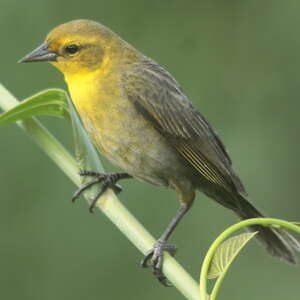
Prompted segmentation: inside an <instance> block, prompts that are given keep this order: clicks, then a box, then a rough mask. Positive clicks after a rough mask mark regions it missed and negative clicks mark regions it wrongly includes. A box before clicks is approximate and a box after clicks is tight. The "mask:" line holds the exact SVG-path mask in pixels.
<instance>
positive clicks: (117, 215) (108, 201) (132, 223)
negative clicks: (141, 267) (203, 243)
mask: <svg viewBox="0 0 300 300" xmlns="http://www.w3.org/2000/svg"><path fill="white" fill-rule="evenodd" d="M18 104H19V102H18V101H17V100H16V99H15V97H14V96H13V95H11V94H10V93H9V92H8V90H6V89H5V88H4V87H3V86H2V85H1V84H0V108H2V109H3V110H4V111H6V110H9V109H11V108H13V107H14V106H16V105H18ZM17 124H18V126H20V127H21V128H22V129H23V130H24V131H25V132H26V133H27V134H28V135H29V136H30V137H31V138H32V139H33V140H34V141H35V142H36V143H37V144H38V145H39V146H40V147H41V148H42V150H43V151H44V152H45V153H46V154H47V155H48V156H49V157H50V158H51V159H52V160H53V161H54V162H55V163H56V164H57V166H58V167H59V168H60V169H61V170H62V171H63V172H64V173H65V174H66V175H67V176H68V177H69V178H70V179H71V180H72V181H73V182H74V183H75V184H76V185H78V186H79V185H80V180H79V176H78V169H77V164H76V161H75V159H74V158H73V157H72V156H71V155H70V154H69V153H68V152H67V151H66V149H65V148H64V147H63V146H62V145H61V144H60V143H59V142H58V141H57V140H56V138H55V137H54V136H52V135H51V134H50V133H49V131H48V130H47V129H46V128H44V127H43V126H42V125H41V124H40V122H38V121H36V120H34V119H28V120H24V121H20V122H17ZM97 207H98V208H99V209H100V210H101V211H102V212H103V213H104V214H105V215H106V216H107V217H108V218H109V219H110V220H111V221H112V222H113V223H114V224H115V225H116V226H117V227H118V228H119V229H120V230H121V232H122V233H123V234H124V235H125V236H126V237H127V238H128V239H129V240H130V241H131V242H132V243H133V244H134V245H135V246H136V247H137V248H138V249H139V250H140V251H141V252H142V253H143V254H145V253H146V252H147V251H149V250H150V249H151V248H152V246H153V244H154V242H155V239H154V238H153V237H152V236H151V235H150V233H149V232H148V231H147V230H146V229H145V228H144V227H143V226H142V225H141V224H140V223H139V222H138V221H137V219H136V218H135V217H134V216H133V215H132V214H131V213H130V212H129V211H128V210H127V209H126V207H125V206H124V205H123V204H122V203H121V202H120V201H119V200H118V199H117V197H116V196H115V195H114V194H113V193H112V192H111V191H108V192H107V193H105V195H103V196H102V197H101V198H100V199H99V201H98V204H97ZM163 271H164V273H165V275H166V276H167V277H168V279H169V280H170V282H172V284H173V285H174V286H175V287H176V288H177V289H178V290H179V291H180V292H181V293H182V294H183V295H184V296H185V298H186V299H191V300H199V287H198V284H197V283H196V282H195V281H194V280H193V278H192V277H191V276H190V275H189V274H188V273H187V272H186V271H185V270H184V269H183V267H182V266H181V265H180V264H179V263H178V262H177V261H176V260H175V259H174V258H172V257H171V256H170V255H169V254H168V253H166V254H165V261H164V266H163Z"/></svg>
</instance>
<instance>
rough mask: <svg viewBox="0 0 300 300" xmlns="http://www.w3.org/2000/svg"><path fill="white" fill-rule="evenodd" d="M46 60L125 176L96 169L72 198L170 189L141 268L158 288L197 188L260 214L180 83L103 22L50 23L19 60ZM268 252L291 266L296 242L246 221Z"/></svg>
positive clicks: (245, 214) (245, 212) (243, 213)
mask: <svg viewBox="0 0 300 300" xmlns="http://www.w3.org/2000/svg"><path fill="white" fill-rule="evenodd" d="M35 61H47V62H50V63H51V64H52V65H53V66H55V67H56V68H57V69H59V70H60V71H61V72H62V73H63V74H64V78H65V81H66V82H67V84H68V88H69V92H70V95H71V98H72V101H73V103H74V105H75V107H76V109H77V111H78V113H79V115H80V117H81V119H82V122H83V124H84V127H85V129H86V130H87V132H88V133H89V135H90V137H91V139H92V141H93V143H94V144H95V146H96V147H97V149H98V150H99V151H100V152H101V153H102V154H103V155H105V156H106V157H107V158H108V159H109V160H110V161H112V162H113V163H114V164H116V165H117V166H119V167H120V168H121V169H123V170H124V171H125V173H113V174H98V173H95V172H92V171H85V172H83V173H82V174H81V175H83V176H91V177H94V178H93V180H92V181H91V183H90V184H88V185H86V186H84V187H82V188H81V189H80V190H79V191H78V192H77V193H75V197H74V198H76V197H78V196H79V195H80V193H81V192H82V191H83V190H85V189H86V188H88V187H89V186H91V185H93V184H95V183H101V184H102V187H101V188H100V191H99V193H98V195H97V197H96V198H95V201H93V204H92V206H91V210H92V208H93V206H94V205H95V202H96V199H97V198H98V196H100V195H101V194H102V193H103V192H104V191H105V190H106V189H107V188H113V189H114V190H116V191H117V190H118V185H116V182H117V181H118V180H120V179H124V178H131V177H133V178H136V179H139V180H142V181H145V182H148V183H151V184H153V185H156V186H165V187H168V188H171V189H174V190H175V191H176V192H177V194H178V197H179V202H180V208H179V210H178V211H177V213H176V215H175V216H174V218H173V219H172V220H171V222H170V223H169V225H168V226H167V228H166V229H165V231H164V232H163V234H162V235H161V237H160V238H159V239H158V240H157V242H156V243H155V245H154V246H153V249H152V250H151V251H149V253H148V254H147V255H146V256H145V258H144V260H143V262H142V265H143V266H144V267H146V266H148V265H149V264H150V261H151V265H152V267H153V270H154V274H155V275H156V277H157V278H158V279H159V280H160V281H161V282H162V283H163V284H165V285H168V281H167V279H166V277H165V276H164V274H163V272H162V264H163V251H169V252H171V253H172V254H174V252H175V247H174V246H171V245H169V244H167V240H168V238H169V237H170V235H171V233H172V232H173V231H174V229H175V227H176V226H177V225H178V223H179V222H180V220H181V219H182V217H183V216H184V215H185V213H186V212H187V211H188V210H189V208H190V207H191V205H192V203H193V200H194V198H195V193H196V191H197V190H199V191H201V192H203V193H205V194H206V195H207V196H209V197H210V198H212V199H214V200H215V201H217V202H218V203H220V204H221V205H223V206H224V207H226V208H229V209H231V210H232V211H233V212H234V213H236V214H237V215H238V216H239V217H240V218H241V219H249V218H255V217H262V216H263V215H262V213H261V212H260V211H259V210H258V209H256V208H255V207H254V206H253V204H251V203H250V201H249V198H248V195H247V193H246V191H245V188H244V186H243V184H242V183H241V181H240V179H239V177H238V176H237V175H236V173H235V172H234V170H233V168H232V162H231V159H230V157H229V155H228V153H227V152H226V149H225V147H224V145H223V143H222V142H221V140H220V139H219V137H218V136H217V134H216V133H215V131H214V130H213V128H212V127H211V125H210V124H209V123H208V122H207V121H206V119H205V118H204V117H203V115H202V114H201V113H199V112H198V111H197V110H196V109H195V108H194V106H193V105H192V103H191V102H190V100H189V99H188V97H187V96H186V94H185V93H184V91H183V90H182V88H181V87H180V85H179V84H178V83H177V81H176V80H175V79H174V78H173V76H172V75H171V74H170V73H168V72H167V71H166V70H165V69H164V68H162V67H161V66H160V65H159V64H157V63H156V62H154V61H153V60H152V59H150V58H148V57H146V56H145V55H143V54H142V53H141V52H139V51H138V50H136V49H135V48H134V47H133V46H131V45H130V44H128V43H127V42H125V41H124V40H122V39H121V38H120V37H119V36H118V35H117V34H115V33H114V32H113V31H111V30H110V29H108V28H107V27H105V26H103V25H101V24H99V23H96V22H93V21H89V20H75V21H71V22H68V23H65V24H62V25H60V26H58V27H56V28H54V29H53V30H52V31H51V32H50V33H49V34H48V35H47V37H46V40H45V42H44V43H43V44H42V45H41V46H40V47H38V48H37V49H35V50H34V51H32V52H31V53H29V54H28V55H26V56H25V57H24V58H23V59H21V62H35ZM250 230H255V231H258V232H259V233H258V235H257V237H258V238H259V240H260V241H261V242H262V243H263V244H264V246H266V248H267V250H268V251H269V253H270V254H271V255H274V256H278V257H279V258H281V259H283V260H284V261H286V262H288V263H292V264H293V263H295V262H296V257H295V252H297V251H300V243H299V242H298V241H297V240H296V239H294V238H293V237H292V236H291V235H289V234H288V233H287V232H286V231H283V230H279V229H275V228H270V227H263V226H252V227H251V228H250Z"/></svg>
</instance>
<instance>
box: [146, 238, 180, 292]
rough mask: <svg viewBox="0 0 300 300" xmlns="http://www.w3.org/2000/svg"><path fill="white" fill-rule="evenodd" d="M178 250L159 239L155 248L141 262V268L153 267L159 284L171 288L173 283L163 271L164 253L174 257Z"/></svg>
mask: <svg viewBox="0 0 300 300" xmlns="http://www.w3.org/2000/svg"><path fill="white" fill-rule="evenodd" d="M176 250H177V248H176V246H174V245H170V244H167V242H166V241H165V240H160V239H159V240H157V242H156V243H155V244H154V246H153V248H152V249H151V250H150V251H149V252H148V253H147V254H146V255H145V257H144V259H143V260H142V261H141V266H142V267H143V268H148V267H152V268H153V274H154V276H155V277H156V278H157V279H158V280H159V282H160V283H162V284H163V285H164V286H171V283H170V282H169V280H168V279H167V277H166V276H165V275H164V273H163V271H162V266H163V260H164V251H167V252H169V253H170V254H171V255H172V256H174V255H175V253H176Z"/></svg>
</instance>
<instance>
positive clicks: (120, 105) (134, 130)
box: [70, 83, 161, 172]
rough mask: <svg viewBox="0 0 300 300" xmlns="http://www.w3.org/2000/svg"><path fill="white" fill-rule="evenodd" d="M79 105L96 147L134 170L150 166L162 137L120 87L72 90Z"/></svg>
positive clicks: (107, 86) (115, 160)
mask: <svg viewBox="0 0 300 300" xmlns="http://www.w3.org/2000/svg"><path fill="white" fill-rule="evenodd" d="M70 93H71V97H72V99H73V102H74V104H75V107H76V109H77V111H78V113H79V114H80V117H81V119H82V121H83V123H84V126H85V128H86V130H87V131H88V133H89V135H90V137H91V139H92V141H93V143H94V144H95V146H96V147H97V148H98V149H99V150H100V152H102V153H103V154H104V155H105V156H106V157H107V158H108V159H109V160H111V161H112V162H113V163H115V164H117V165H118V166H120V167H121V168H123V169H125V170H127V171H128V172H132V171H133V170H136V169H144V168H147V164H149V161H150V160H152V158H151V157H153V158H155V157H156V156H157V155H156V153H157V151H158V150H159V149H158V148H159V147H158V148H157V145H158V144H159V143H157V142H158V140H160V139H161V137H160V136H159V135H158V133H157V132H156V131H155V130H154V128H153V127H152V126H151V124H149V122H146V120H145V119H144V118H143V117H142V115H140V114H139V113H138V112H137V111H136V109H135V107H134V106H133V104H132V103H131V102H130V101H128V99H127V98H126V97H124V96H123V95H122V92H121V90H120V89H117V88H113V86H110V85H109V83H107V84H106V85H105V86H102V88H101V89H97V92H96V91H95V90H93V89H92V88H91V87H90V85H87V86H85V87H84V86H81V87H76V86H75V88H73V89H70Z"/></svg>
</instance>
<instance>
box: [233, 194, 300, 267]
mask: <svg viewBox="0 0 300 300" xmlns="http://www.w3.org/2000/svg"><path fill="white" fill-rule="evenodd" d="M238 200H239V206H238V209H236V210H235V212H236V214H237V215H238V216H239V217H240V218H241V219H242V220H245V219H251V218H261V217H264V216H263V214H262V213H261V212H259V211H258V210H257V209H256V208H255V207H254V206H253V205H252V204H251V203H250V202H249V201H248V200H247V199H246V197H244V196H242V195H241V196H240V197H239V199H238ZM249 230H251V231H258V234H257V235H256V236H257V238H258V239H259V241H260V242H262V244H263V245H264V246H265V247H266V249H267V251H268V252H269V253H270V254H271V255H273V256H277V257H279V258H280V259H281V260H284V261H285V262H287V263H290V264H296V263H297V259H296V255H295V253H296V252H300V242H299V241H298V240H296V239H295V238H294V237H293V236H292V235H290V234H289V233H288V232H287V231H285V230H282V229H275V228H271V227H265V226H260V225H255V226H251V227H249Z"/></svg>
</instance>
